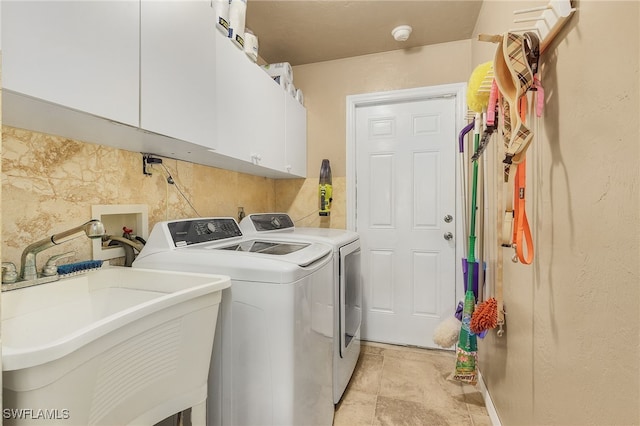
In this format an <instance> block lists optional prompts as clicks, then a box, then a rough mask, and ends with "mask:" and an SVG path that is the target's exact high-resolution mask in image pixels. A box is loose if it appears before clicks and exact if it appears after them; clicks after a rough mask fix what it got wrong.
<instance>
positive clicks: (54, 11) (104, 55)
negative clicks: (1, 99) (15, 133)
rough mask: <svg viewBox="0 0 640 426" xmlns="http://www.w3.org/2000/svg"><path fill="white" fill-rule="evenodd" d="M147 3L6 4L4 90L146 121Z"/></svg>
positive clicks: (108, 115)
mask: <svg viewBox="0 0 640 426" xmlns="http://www.w3.org/2000/svg"><path fill="white" fill-rule="evenodd" d="M139 22H140V3H139V1H127V0H124V1H12V0H9V1H7V0H3V1H2V80H3V81H2V83H3V87H4V89H8V90H10V91H13V92H17V93H20V94H23V95H27V96H30V97H33V98H37V99H41V100H45V101H47V102H51V103H54V104H58V105H62V106H65V107H68V108H72V109H75V110H79V111H83V112H88V113H90V114H92V115H96V116H99V117H104V118H108V119H109V120H113V121H118V122H121V123H126V124H129V125H132V126H138V124H139V112H138V111H139V103H138V93H139V89H140V86H139V46H140V44H139Z"/></svg>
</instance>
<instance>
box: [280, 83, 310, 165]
mask: <svg viewBox="0 0 640 426" xmlns="http://www.w3.org/2000/svg"><path fill="white" fill-rule="evenodd" d="M284 106H285V108H284V109H285V139H284V140H285V171H286V172H287V173H291V174H293V175H296V176H307V110H306V108H305V107H304V106H302V105H301V104H300V102H298V101H297V100H296V99H294V98H293V97H292V96H290V95H289V94H286V96H285V103H284Z"/></svg>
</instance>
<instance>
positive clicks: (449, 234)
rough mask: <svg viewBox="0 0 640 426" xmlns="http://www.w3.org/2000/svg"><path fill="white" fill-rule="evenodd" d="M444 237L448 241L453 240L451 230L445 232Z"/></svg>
mask: <svg viewBox="0 0 640 426" xmlns="http://www.w3.org/2000/svg"><path fill="white" fill-rule="evenodd" d="M444 239H445V240H447V241H451V240H452V239H453V234H452V233H451V232H445V233H444Z"/></svg>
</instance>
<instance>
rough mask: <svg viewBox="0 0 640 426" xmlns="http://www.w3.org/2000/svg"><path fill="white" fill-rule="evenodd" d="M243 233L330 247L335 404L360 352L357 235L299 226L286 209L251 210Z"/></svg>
mask: <svg viewBox="0 0 640 426" xmlns="http://www.w3.org/2000/svg"><path fill="white" fill-rule="evenodd" d="M240 229H241V230H242V232H243V233H244V235H245V236H253V237H256V236H261V237H263V238H264V237H266V236H269V237H270V238H276V239H280V240H297V241H307V242H319V243H324V244H329V245H330V246H331V247H332V248H333V279H332V283H333V285H332V287H333V306H335V307H336V308H335V309H334V310H333V314H334V320H333V322H334V327H333V339H334V344H333V402H334V403H335V404H337V403H338V402H339V401H340V399H341V398H342V395H343V394H344V391H345V389H346V387H347V384H348V383H349V380H350V379H351V376H352V375H353V371H354V369H355V366H356V363H357V361H358V357H359V355H360V325H361V323H362V279H361V274H360V237H359V235H358V234H357V233H356V232H353V231H347V230H343V229H331V228H298V227H296V226H295V225H294V223H293V220H292V219H291V217H289V215H287V214H286V213H260V214H251V215H249V216H247V217H245V218H244V219H243V220H242V221H241V222H240Z"/></svg>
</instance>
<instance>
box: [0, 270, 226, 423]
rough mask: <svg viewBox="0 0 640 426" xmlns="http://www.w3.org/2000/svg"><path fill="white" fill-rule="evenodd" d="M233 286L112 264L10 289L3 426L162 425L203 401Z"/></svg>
mask: <svg viewBox="0 0 640 426" xmlns="http://www.w3.org/2000/svg"><path fill="white" fill-rule="evenodd" d="M229 285H230V279H229V277H226V276H220V275H209V274H193V273H182V272H167V271H156V270H145V269H132V268H123V267H110V268H109V267H107V268H103V269H101V270H98V271H95V272H89V273H87V274H84V275H79V276H76V277H73V278H67V279H62V280H60V281H56V282H53V283H48V284H42V285H38V286H33V287H27V288H22V289H18V290H13V291H8V292H3V293H2V369H3V388H4V389H3V391H4V394H3V400H4V401H3V402H4V407H3V408H4V409H5V411H4V413H7V411H6V409H15V410H18V411H15V412H13V413H15V414H12V415H10V416H8V417H11V418H9V419H7V416H6V415H5V424H29V423H30V422H33V423H38V424H41V423H42V419H43V417H42V416H48V417H45V418H47V419H49V420H55V422H54V424H68V425H72V424H73V425H76V424H82V425H90V424H96V425H97V424H105V425H114V424H121V425H125V424H154V423H156V422H158V421H160V420H162V419H164V418H166V417H168V416H170V415H172V414H173V413H176V412H178V411H181V410H184V409H186V408H188V407H191V406H196V405H198V404H201V403H203V402H204V401H205V400H206V397H207V378H208V371H209V364H210V358H211V349H212V345H213V338H214V334H215V326H216V320H217V315H218V305H219V303H220V300H221V291H222V290H223V289H224V288H227V287H229ZM20 410H26V411H20ZM38 410H49V411H44V412H42V411H38ZM9 413H11V412H9ZM47 424H50V423H47Z"/></svg>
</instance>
